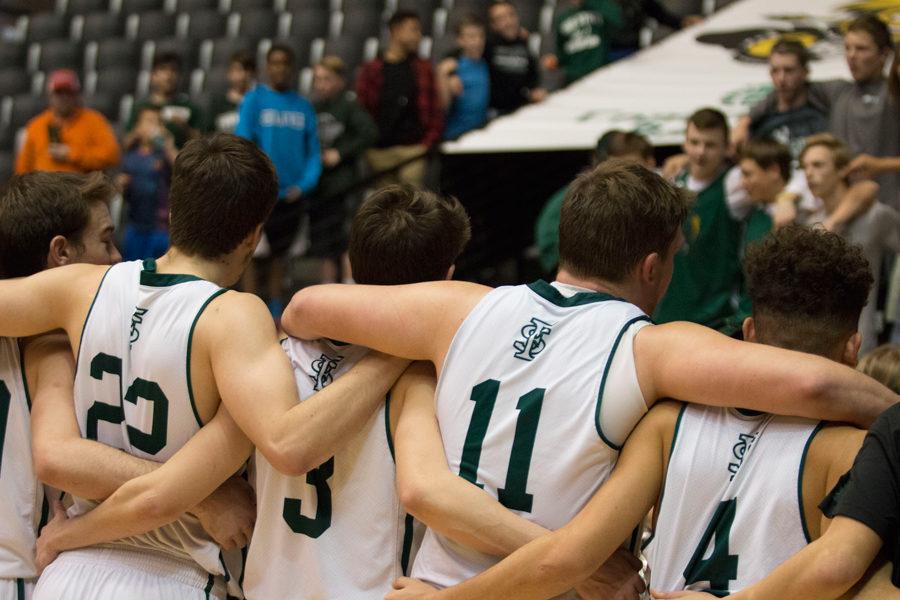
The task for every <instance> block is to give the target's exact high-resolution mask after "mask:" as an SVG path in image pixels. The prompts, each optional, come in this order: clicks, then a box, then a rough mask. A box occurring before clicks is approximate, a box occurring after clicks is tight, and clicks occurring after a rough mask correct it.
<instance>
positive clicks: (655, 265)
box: [638, 252, 663, 284]
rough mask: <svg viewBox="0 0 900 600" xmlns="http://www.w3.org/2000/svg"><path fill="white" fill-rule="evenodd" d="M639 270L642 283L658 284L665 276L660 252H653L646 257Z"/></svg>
mask: <svg viewBox="0 0 900 600" xmlns="http://www.w3.org/2000/svg"><path fill="white" fill-rule="evenodd" d="M638 269H639V273H638V274H639V276H640V278H641V283H649V284H655V283H658V282H659V280H660V279H661V278H662V276H663V270H662V257H660V255H659V252H653V253H651V254H648V255H647V256H645V257H644V260H642V261H641V263H640V265H639V267H638Z"/></svg>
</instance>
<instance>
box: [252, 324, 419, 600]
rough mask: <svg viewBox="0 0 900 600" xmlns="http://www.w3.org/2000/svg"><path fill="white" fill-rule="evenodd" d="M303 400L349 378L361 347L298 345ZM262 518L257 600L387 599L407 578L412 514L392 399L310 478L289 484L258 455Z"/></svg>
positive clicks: (295, 357)
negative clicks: (397, 464) (403, 497)
mask: <svg viewBox="0 0 900 600" xmlns="http://www.w3.org/2000/svg"><path fill="white" fill-rule="evenodd" d="M282 345H283V347H284V349H285V352H287V354H288V356H289V357H290V360H291V365H292V367H293V368H294V376H295V378H296V381H297V388H298V390H299V395H300V400H301V401H305V400H307V399H308V398H309V397H311V396H312V395H313V394H315V393H316V392H317V391H319V390H321V389H322V388H324V387H326V386H327V385H329V384H330V383H331V382H332V381H334V380H335V379H337V378H339V377H340V376H341V375H343V374H344V373H346V372H347V371H349V370H350V369H351V368H352V367H353V365H355V364H356V363H357V362H358V361H359V360H360V359H361V358H362V357H363V356H364V355H365V354H366V352H368V350H367V349H366V348H362V347H360V346H347V345H338V344H335V343H331V342H328V341H325V340H320V341H314V342H305V341H301V340H297V339H292V338H289V339H287V340H284V342H282ZM254 470H255V475H254V478H253V481H254V483H255V487H256V502H257V507H258V509H257V518H256V526H255V528H254V530H253V539H252V540H251V543H250V552H249V554H248V556H247V568H246V576H245V578H244V593H245V594H246V597H247V598H248V599H249V600H269V599H272V598H290V599H292V600H369V599H371V598H382V597H383V596H384V595H385V594H386V593H387V592H389V591H390V589H391V583H392V582H393V581H394V579H396V578H397V577H400V576H401V575H403V574H404V569H405V565H406V563H407V562H408V561H409V557H410V552H411V545H412V540H413V537H412V536H413V531H412V517H408V518H407V516H406V514H405V512H404V511H403V509H402V507H401V506H400V502H399V500H398V498H397V492H396V488H395V484H394V479H395V468H394V460H393V449H392V441H391V432H390V398H388V399H387V402H386V403H385V404H383V405H382V406H381V408H379V409H378V410H377V411H375V414H374V415H372V417H371V418H370V419H369V421H368V423H367V424H366V425H365V426H364V427H363V429H362V430H361V431H360V432H359V433H358V434H357V435H356V436H355V437H354V438H353V439H352V440H350V441H349V442H348V443H347V444H346V445H345V446H344V447H343V448H342V449H341V450H340V451H339V452H338V453H337V454H336V455H335V456H333V457H331V458H330V459H328V460H327V461H326V462H325V463H324V464H322V465H321V466H319V467H318V468H317V469H314V470H312V471H310V472H309V473H307V474H306V475H305V476H302V477H287V476H285V475H283V474H281V473H279V472H278V471H276V470H275V469H273V468H272V466H271V465H270V464H269V463H268V461H266V459H265V457H263V456H262V454H260V453H259V452H257V453H256V456H255V469H254Z"/></svg>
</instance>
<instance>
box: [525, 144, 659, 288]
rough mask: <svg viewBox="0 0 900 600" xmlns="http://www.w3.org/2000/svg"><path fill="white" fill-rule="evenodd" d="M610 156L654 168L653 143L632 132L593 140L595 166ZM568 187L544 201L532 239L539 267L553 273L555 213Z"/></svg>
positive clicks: (556, 255) (556, 231)
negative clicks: (594, 144)
mask: <svg viewBox="0 0 900 600" xmlns="http://www.w3.org/2000/svg"><path fill="white" fill-rule="evenodd" d="M610 158H618V159H621V160H629V161H632V162H636V163H638V164H641V165H644V166H645V167H647V168H648V169H650V170H651V171H652V170H654V169H656V158H655V157H654V155H653V145H652V144H651V143H650V140H648V139H647V138H645V137H644V136H642V135H641V134H639V133H636V132H634V131H619V130H617V129H613V130H612V131H607V132H606V133H604V134H603V137H601V138H600V139H599V140H598V141H597V149H596V150H595V152H594V161H593V162H594V164H595V165H598V164H600V163H602V162H603V161H605V160H607V159H610ZM568 190H569V186H568V185H566V186H565V187H563V188H562V189H561V190H559V191H558V192H556V193H555V194H553V196H551V197H550V199H549V200H547V203H546V204H544V208H542V209H541V214H540V215H538V218H537V222H536V223H535V228H534V240H535V243H536V244H537V247H538V251H539V260H540V263H541V267H542V268H543V269H544V272H545V273H547V274H552V273H555V272H556V267H557V266H558V265H559V213H560V210H561V209H562V203H563V200H564V199H565V197H566V192H567V191H568Z"/></svg>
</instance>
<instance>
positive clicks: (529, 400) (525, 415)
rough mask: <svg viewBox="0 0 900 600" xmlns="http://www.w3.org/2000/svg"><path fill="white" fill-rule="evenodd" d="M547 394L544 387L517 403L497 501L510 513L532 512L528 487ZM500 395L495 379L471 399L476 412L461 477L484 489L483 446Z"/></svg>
mask: <svg viewBox="0 0 900 600" xmlns="http://www.w3.org/2000/svg"><path fill="white" fill-rule="evenodd" d="M545 392H546V390H545V389H543V388H536V389H533V390H531V391H530V392H528V393H527V394H525V395H524V396H521V397H520V398H519V402H518V403H517V404H516V409H517V410H518V411H519V418H518V420H517V421H516V433H515V435H514V436H513V443H512V453H511V456H510V457H509V469H508V470H507V471H506V484H505V485H504V486H503V488H501V489H498V490H497V499H498V500H500V503H501V504H502V505H503V506H505V507H506V508H509V509H511V510H520V511H522V512H531V505H532V503H533V501H534V496H532V495H531V494H529V493H528V492H527V491H526V488H527V486H528V471H529V470H530V469H531V455H532V453H533V452H534V440H535V438H536V436H537V427H538V421H539V420H540V418H541V407H542V406H543V404H544V393H545ZM499 393H500V382H499V381H497V380H496V379H488V380H487V381H483V382H481V383H479V384H478V385H476V386H475V387H474V388H472V396H471V400H472V402H474V403H475V410H474V411H472V419H471V420H470V421H469V430H468V431H467V432H466V440H465V442H464V443H463V452H462V456H461V457H460V466H459V476H460V477H462V478H463V479H465V480H467V481H471V482H472V483H474V484H475V485H477V486H478V487H484V484H481V483H478V463H479V462H481V447H482V445H483V444H484V438H485V436H487V430H488V424H489V423H490V421H491V415H492V414H493V412H494V404H495V403H496V402H497V395H498V394H499Z"/></svg>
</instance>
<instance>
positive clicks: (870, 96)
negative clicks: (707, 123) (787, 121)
mask: <svg viewBox="0 0 900 600" xmlns="http://www.w3.org/2000/svg"><path fill="white" fill-rule="evenodd" d="M844 52H845V55H846V59H847V66H848V67H849V69H850V74H851V75H852V77H853V81H845V80H841V79H835V80H830V81H821V82H816V81H813V82H811V83H810V84H809V88H808V94H809V101H810V103H812V104H814V105H815V106H820V107H822V109H823V110H825V111H827V113H828V118H829V131H830V132H831V133H832V134H834V135H835V137H837V138H838V139H840V140H843V141H845V142H846V143H847V145H849V146H850V149H851V150H852V151H853V152H854V153H855V154H866V155H870V156H874V157H884V156H900V104H898V102H897V101H896V100H895V99H894V98H893V97H892V96H891V94H890V89H889V88H890V86H889V84H888V79H887V78H886V77H885V75H884V68H885V65H886V63H887V60H888V59H889V58H890V57H891V56H892V55H893V54H894V46H893V41H892V37H891V31H890V29H889V28H888V26H887V25H886V24H885V23H884V21H882V20H880V19H879V18H878V17H877V16H875V15H865V16H862V17H860V18H858V19H856V20H854V21H853V22H851V23H850V25H849V26H848V27H847V30H846V33H845V34H844ZM778 102H779V100H778V94H777V92H772V93H771V94H769V96H768V97H766V98H765V99H764V100H762V101H761V102H760V103H759V104H757V105H756V106H754V107H753V108H752V109H751V112H750V114H751V115H759V114H764V113H766V112H773V111H775V110H776V109H777V106H778ZM876 181H877V182H878V184H879V185H880V186H881V191H880V193H879V196H878V198H879V200H880V201H881V202H884V203H886V204H888V205H890V206H893V207H894V208H900V172H898V171H892V172H884V173H882V174H880V175H879V176H878V177H877V179H876ZM864 208H865V207H863V209H864Z"/></svg>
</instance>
